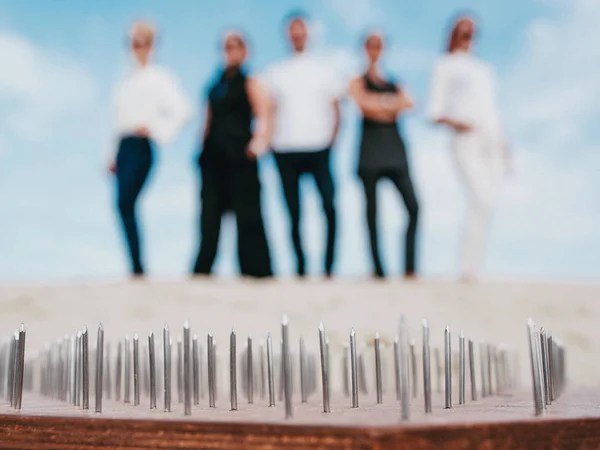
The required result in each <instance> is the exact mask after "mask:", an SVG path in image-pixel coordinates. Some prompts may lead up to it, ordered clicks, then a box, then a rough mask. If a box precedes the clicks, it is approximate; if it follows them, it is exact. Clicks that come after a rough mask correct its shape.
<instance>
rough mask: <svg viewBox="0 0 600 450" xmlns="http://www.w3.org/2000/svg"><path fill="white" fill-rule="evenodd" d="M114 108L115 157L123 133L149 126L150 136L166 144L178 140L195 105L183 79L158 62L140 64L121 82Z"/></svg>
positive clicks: (130, 132)
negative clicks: (192, 104)
mask: <svg viewBox="0 0 600 450" xmlns="http://www.w3.org/2000/svg"><path fill="white" fill-rule="evenodd" d="M113 108H114V114H115V117H114V120H115V122H114V128H115V129H114V135H113V138H114V141H113V143H112V148H111V157H112V158H114V156H115V155H116V151H117V147H118V142H119V140H120V139H121V138H122V137H123V136H127V135H133V134H135V131H136V130H137V129H139V128H142V127H145V128H147V129H148V130H149V134H150V139H151V140H152V141H153V142H156V143H157V144H158V145H159V146H162V145H165V144H168V143H169V142H171V141H172V140H173V139H175V137H176V136H177V135H178V134H179V132H180V131H181V129H182V128H183V127H184V125H185V124H186V123H187V122H188V121H189V120H190V119H191V116H192V107H191V105H190V102H189V101H188V98H187V95H186V94H185V93H184V91H183V89H182V88H181V86H180V83H179V80H178V79H177V78H176V77H175V75H174V74H172V73H171V72H170V71H168V70H167V69H165V68H163V67H160V66H155V65H150V66H146V67H137V68H135V69H134V70H133V71H132V72H131V73H129V74H128V76H126V77H125V78H124V79H123V80H121V81H120V82H119V83H118V84H117V86H116V87H115V90H114V93H113Z"/></svg>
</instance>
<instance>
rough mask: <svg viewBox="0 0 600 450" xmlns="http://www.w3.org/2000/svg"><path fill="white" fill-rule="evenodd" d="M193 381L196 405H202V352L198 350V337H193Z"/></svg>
mask: <svg viewBox="0 0 600 450" xmlns="http://www.w3.org/2000/svg"><path fill="white" fill-rule="evenodd" d="M192 380H193V392H194V405H196V406H197V405H199V404H200V351H199V348H198V335H197V334H194V336H193V337H192Z"/></svg>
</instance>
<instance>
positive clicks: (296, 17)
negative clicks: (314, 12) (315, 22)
mask: <svg viewBox="0 0 600 450" xmlns="http://www.w3.org/2000/svg"><path fill="white" fill-rule="evenodd" d="M309 20H310V17H309V16H308V14H307V13H306V12H305V11H303V10H301V9H295V10H293V11H290V12H289V13H287V14H286V15H285V16H284V18H283V26H284V27H285V28H286V29H287V28H288V27H289V26H290V25H291V24H292V22H302V23H304V24H306V22H308V21H309Z"/></svg>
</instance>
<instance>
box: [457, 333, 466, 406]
mask: <svg viewBox="0 0 600 450" xmlns="http://www.w3.org/2000/svg"><path fill="white" fill-rule="evenodd" d="M465 358H466V355H465V334H464V333H463V331H462V330H461V331H460V334H459V335H458V404H459V405H464V404H465V378H466V370H467V367H466V360H465Z"/></svg>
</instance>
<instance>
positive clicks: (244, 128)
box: [193, 33, 272, 277]
mask: <svg viewBox="0 0 600 450" xmlns="http://www.w3.org/2000/svg"><path fill="white" fill-rule="evenodd" d="M224 50H225V60H226V67H225V68H224V70H223V73H222V74H221V77H220V79H219V80H218V81H217V82H216V83H215V84H214V85H213V86H212V88H211V89H210V93H209V98H208V109H207V118H206V125H205V129H204V138H203V149H202V153H201V154H200V157H199V166H200V172H201V175H202V189H201V195H200V197H201V201H202V212H201V218H200V234H201V243H200V249H199V252H198V256H197V258H196V263H195V265H194V269H193V271H194V274H197V275H208V274H210V273H211V270H212V266H213V262H214V260H215V256H216V254H217V246H218V241H219V234H220V230H221V219H222V217H223V215H224V214H225V213H226V212H227V211H232V212H233V213H234V214H235V216H236V220H237V230H238V242H237V245H238V259H239V264H240V270H241V273H242V275H246V276H251V277H270V276H272V271H271V258H270V255H269V249H268V246H267V239H266V235H265V230H264V226H263V218H262V211H261V199H260V180H259V177H258V163H257V157H258V156H259V155H260V154H261V153H262V152H263V151H265V150H266V149H267V147H268V138H267V130H266V123H267V122H266V121H265V117H266V112H267V108H268V97H267V96H266V93H265V92H264V91H263V90H262V89H261V87H260V85H259V84H258V81H257V80H255V79H253V78H250V77H247V76H246V74H245V72H244V70H243V68H242V64H243V63H244V61H245V59H246V56H247V46H246V42H245V40H244V38H243V37H242V35H240V34H239V33H229V34H227V35H226V36H225V39H224ZM253 119H256V124H254V125H255V126H254V127H252V126H251V124H252V121H253Z"/></svg>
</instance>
